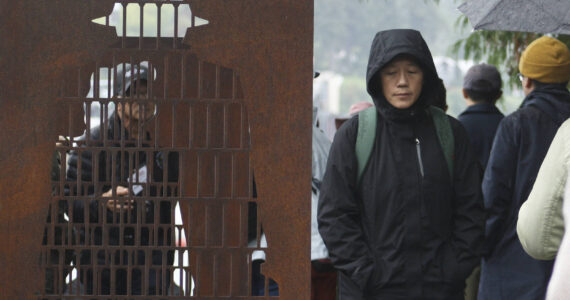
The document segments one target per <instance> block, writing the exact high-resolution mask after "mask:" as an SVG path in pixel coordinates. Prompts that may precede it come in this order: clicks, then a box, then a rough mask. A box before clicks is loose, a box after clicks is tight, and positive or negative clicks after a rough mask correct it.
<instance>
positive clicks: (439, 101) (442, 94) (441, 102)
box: [431, 78, 447, 111]
mask: <svg viewBox="0 0 570 300" xmlns="http://www.w3.org/2000/svg"><path fill="white" fill-rule="evenodd" d="M434 93H435V94H434V96H433V100H432V103H431V105H433V106H435V107H439V108H441V109H442V110H443V111H447V101H446V99H445V98H446V97H447V91H446V90H445V85H444V84H443V80H442V79H441V78H439V79H438V80H437V83H436V85H435V89H434Z"/></svg>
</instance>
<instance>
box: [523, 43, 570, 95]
mask: <svg viewBox="0 0 570 300" xmlns="http://www.w3.org/2000/svg"><path fill="white" fill-rule="evenodd" d="M519 71H520V73H521V74H522V75H523V80H522V81H523V90H524V91H525V95H528V93H530V91H532V88H533V87H534V85H536V82H537V81H538V82H539V83H560V84H567V83H568V80H570V50H568V47H566V45H565V44H564V43H562V42H560V41H559V40H557V39H555V38H551V37H548V36H543V37H541V38H538V39H536V40H535V41H533V42H532V43H530V45H528V47H527V48H526V49H525V51H524V52H523V53H522V56H521V59H520V61H519ZM525 78H526V81H525ZM528 79H532V80H528Z"/></svg>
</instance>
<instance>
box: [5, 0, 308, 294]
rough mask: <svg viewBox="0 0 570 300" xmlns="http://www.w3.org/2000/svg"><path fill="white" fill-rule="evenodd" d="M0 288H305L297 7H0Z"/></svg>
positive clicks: (304, 91) (303, 88)
mask: <svg viewBox="0 0 570 300" xmlns="http://www.w3.org/2000/svg"><path fill="white" fill-rule="evenodd" d="M0 4H1V7H0V20H1V22H2V27H1V28H0V37H1V40H2V42H1V44H0V67H1V71H0V84H1V88H0V124H1V126H2V127H1V129H2V130H1V133H0V137H1V139H0V141H1V143H2V146H1V147H0V157H1V159H0V167H1V169H2V172H0V174H1V175H0V179H1V180H0V195H2V196H1V198H0V199H1V200H0V240H1V241H0V266H1V268H2V271H1V272H0V299H38V300H39V299H186V298H193V299H222V298H223V299H228V298H231V299H250V298H251V299H257V298H259V297H261V298H281V299H308V298H309V290H310V287H309V285H310V265H309V247H310V242H309V216H310V205H309V203H310V202H309V201H310V200H309V192H308V191H310V180H309V178H310V176H309V173H310V172H309V167H310V150H309V149H310V143H311V140H310V124H311V114H312V113H311V112H312V110H311V101H310V99H311V84H312V82H311V78H312V34H313V31H312V27H313V25H312V24H313V23H312V20H313V19H312V18H313V3H312V1H310V0H264V1H259V0H185V1H182V0H178V1H175V0H46V1H32V0H18V1H11V0H10V1H9V0H0Z"/></svg>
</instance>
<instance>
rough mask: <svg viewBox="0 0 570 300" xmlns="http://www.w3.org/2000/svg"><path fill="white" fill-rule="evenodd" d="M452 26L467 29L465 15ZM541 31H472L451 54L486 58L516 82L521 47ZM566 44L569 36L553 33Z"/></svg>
mask: <svg viewBox="0 0 570 300" xmlns="http://www.w3.org/2000/svg"><path fill="white" fill-rule="evenodd" d="M456 25H457V27H458V28H460V30H463V31H465V30H471V28H472V27H471V24H470V23H469V21H468V19H467V17H466V16H465V15H461V16H460V17H459V18H458V19H457V21H456ZM541 36H542V34H539V33H533V32H514V31H490V30H477V31H473V32H472V33H471V34H470V35H469V36H468V37H467V38H464V39H459V40H458V41H457V42H455V43H454V44H453V46H452V49H451V51H452V53H454V54H456V55H458V54H459V53H463V58H464V59H473V60H475V61H481V60H483V59H484V60H486V61H487V62H489V63H490V64H494V65H496V66H500V67H502V68H503V69H504V70H505V71H506V72H507V73H508V74H509V76H510V78H509V81H508V82H509V84H510V85H511V86H514V85H516V84H518V80H517V74H518V72H519V70H518V63H519V60H520V57H521V54H522V52H523V51H524V49H525V48H526V47H527V46H528V44H530V43H531V42H532V41H534V40H535V39H537V38H539V37H541ZM555 37H556V38H558V39H559V40H561V41H562V42H563V43H565V44H566V45H567V46H569V47H570V36H567V35H559V36H555Z"/></svg>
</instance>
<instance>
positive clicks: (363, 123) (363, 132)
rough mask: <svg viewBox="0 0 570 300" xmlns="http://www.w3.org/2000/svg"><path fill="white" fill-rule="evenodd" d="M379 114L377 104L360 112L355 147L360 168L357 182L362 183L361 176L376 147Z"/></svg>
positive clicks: (358, 168) (358, 167)
mask: <svg viewBox="0 0 570 300" xmlns="http://www.w3.org/2000/svg"><path fill="white" fill-rule="evenodd" d="M377 116H378V112H377V111H376V107H375V106H372V107H369V108H367V109H365V110H363V111H361V112H359V113H358V135H357V136H356V147H355V152H356V162H357V170H358V173H357V174H358V177H357V180H358V181H357V183H360V178H361V177H362V173H364V169H365V168H366V164H368V159H369V158H370V154H371V153H372V148H373V147H374V140H375V139H376V119H377Z"/></svg>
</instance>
